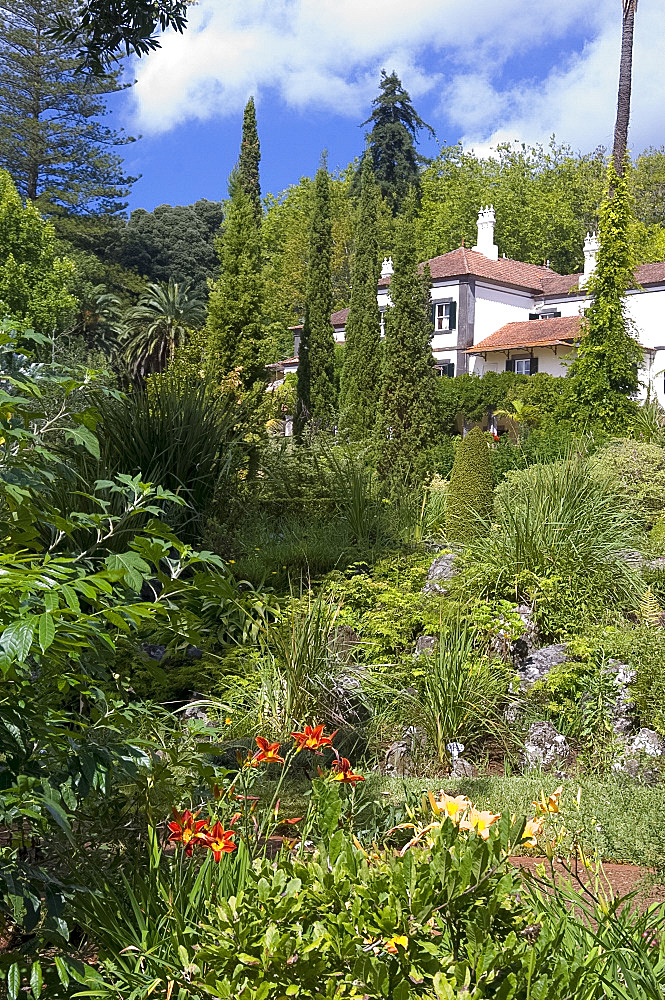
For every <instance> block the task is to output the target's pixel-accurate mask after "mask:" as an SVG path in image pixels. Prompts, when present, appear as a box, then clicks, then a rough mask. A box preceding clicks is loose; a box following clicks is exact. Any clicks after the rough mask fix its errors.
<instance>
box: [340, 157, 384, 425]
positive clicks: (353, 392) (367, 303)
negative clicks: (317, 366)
mask: <svg viewBox="0 0 665 1000" xmlns="http://www.w3.org/2000/svg"><path fill="white" fill-rule="evenodd" d="M378 214H379V191H378V185H377V183H376V179H375V177H374V171H373V170H372V161H371V158H370V156H369V155H368V154H367V153H366V154H365V156H364V158H363V163H362V173H361V182H360V202H359V205H358V214H357V218H356V246H355V253H354V257H353V279H352V285H351V307H350V310H349V319H348V322H347V324H346V343H345V345H344V366H343V369H342V378H341V384H340V418H339V422H340V430H341V433H342V434H343V436H345V437H348V438H349V439H350V440H352V441H362V440H363V439H365V438H368V437H371V435H372V433H373V431H374V425H375V424H376V407H377V402H378V391H379V374H380V369H381V360H380V359H381V354H380V349H381V341H380V334H381V329H380V327H381V314H380V312H379V306H378V302H377V298H376V288H377V284H378V281H379V275H380V264H379V234H378Z"/></svg>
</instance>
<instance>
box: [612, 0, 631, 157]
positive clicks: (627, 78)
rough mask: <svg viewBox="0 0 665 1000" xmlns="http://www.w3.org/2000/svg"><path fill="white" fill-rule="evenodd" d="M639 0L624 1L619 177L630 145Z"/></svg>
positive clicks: (617, 152)
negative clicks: (631, 99) (634, 39)
mask: <svg viewBox="0 0 665 1000" xmlns="http://www.w3.org/2000/svg"><path fill="white" fill-rule="evenodd" d="M636 10H637V0H623V19H622V28H621V64H620V67H619V95H618V99H617V117H616V124H615V126H614V145H613V147H612V159H613V161H614V169H615V170H616V172H617V174H618V175H619V177H622V176H623V168H624V160H625V158H626V146H627V144H628V123H629V121H630V90H631V82H632V80H631V77H632V71H633V30H634V27H635V12H636Z"/></svg>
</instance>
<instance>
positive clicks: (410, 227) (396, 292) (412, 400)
mask: <svg viewBox="0 0 665 1000" xmlns="http://www.w3.org/2000/svg"><path fill="white" fill-rule="evenodd" d="M415 207H416V200H415V193H414V192H412V193H411V194H410V195H409V197H408V199H407V201H406V203H405V207H404V214H403V215H402V217H400V219H399V220H398V223H397V230H396V234H395V247H394V251H393V267H394V272H393V275H392V278H391V281H390V298H391V300H392V307H391V308H390V309H389V310H388V311H387V313H386V337H385V341H384V344H383V359H382V365H381V385H380V396H379V407H378V415H377V423H376V430H375V434H376V448H377V458H378V469H379V473H380V475H381V476H382V477H383V479H384V481H385V482H386V483H387V484H388V486H389V487H390V488H391V489H393V488H395V487H397V486H398V485H399V484H400V483H404V482H405V481H406V480H408V479H409V478H410V477H411V476H413V475H414V474H418V473H420V472H422V471H423V463H424V459H425V450H426V449H427V448H428V447H429V446H430V445H431V444H433V442H434V438H435V434H436V426H437V422H436V397H437V392H436V388H437V387H436V381H435V380H436V375H435V374H434V359H433V357H432V349H431V346H430V343H431V339H432V336H433V333H434V329H433V327H432V321H431V316H430V295H429V285H430V276H429V269H428V268H427V267H425V268H424V269H423V271H422V273H421V271H420V269H419V267H418V258H417V255H416V251H415V245H416V241H415V221H414V217H415Z"/></svg>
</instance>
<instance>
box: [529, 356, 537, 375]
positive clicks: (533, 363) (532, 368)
mask: <svg viewBox="0 0 665 1000" xmlns="http://www.w3.org/2000/svg"><path fill="white" fill-rule="evenodd" d="M537 371H538V358H530V359H529V375H535V374H536V372H537Z"/></svg>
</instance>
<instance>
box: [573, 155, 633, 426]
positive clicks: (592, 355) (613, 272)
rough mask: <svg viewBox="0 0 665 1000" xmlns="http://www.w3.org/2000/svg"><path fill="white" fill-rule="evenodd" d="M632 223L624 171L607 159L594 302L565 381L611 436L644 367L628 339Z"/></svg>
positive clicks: (629, 407) (629, 409) (625, 419)
mask: <svg viewBox="0 0 665 1000" xmlns="http://www.w3.org/2000/svg"><path fill="white" fill-rule="evenodd" d="M631 220H632V211H631V199H630V194H629V190H628V170H627V169H626V170H624V173H623V175H622V176H621V177H620V176H619V175H618V174H617V172H616V170H615V168H614V163H613V162H612V161H610V164H609V166H608V171H607V192H606V195H605V199H604V201H603V203H602V205H601V208H600V232H599V239H600V249H599V250H598V257H597V262H596V269H595V271H594V273H593V274H592V276H591V278H590V279H589V285H588V290H589V293H590V295H591V296H592V301H591V305H590V306H589V308H588V309H587V312H586V316H585V319H584V323H583V332H584V334H585V335H584V336H583V337H582V339H581V341H580V345H579V348H578V352H577V357H576V359H575V360H574V361H573V362H572V364H571V366H570V370H569V377H570V378H571V379H572V380H573V386H574V395H575V400H576V405H577V410H578V416H579V417H580V418H581V419H591V420H593V421H597V422H598V423H600V424H601V426H603V427H604V428H605V429H606V430H609V431H613V432H617V431H621V430H623V429H625V427H626V426H627V424H628V423H629V422H630V420H631V418H632V416H633V415H634V412H635V407H636V403H635V400H634V398H633V397H634V396H635V393H636V392H637V390H638V387H639V379H638V369H639V366H640V365H641V364H642V351H641V350H640V347H639V345H638V343H637V341H636V340H635V338H634V337H633V336H632V335H631V332H630V323H629V321H628V320H627V318H626V314H625V301H624V297H625V294H626V291H627V290H628V289H629V288H631V287H632V286H633V285H634V283H635V279H634V276H633V269H634V263H635V262H634V259H633V251H632V245H631V239H630V231H631V229H630V227H631Z"/></svg>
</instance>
